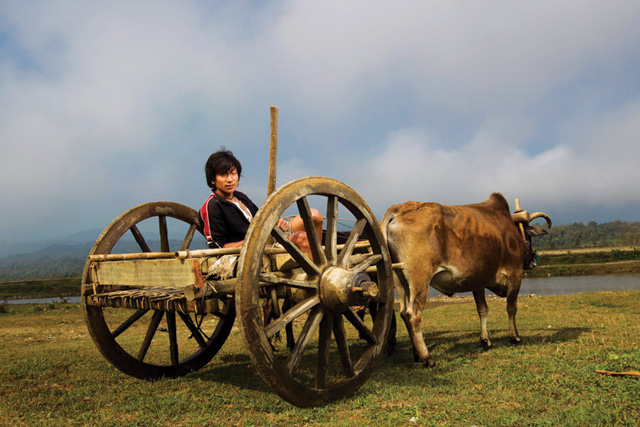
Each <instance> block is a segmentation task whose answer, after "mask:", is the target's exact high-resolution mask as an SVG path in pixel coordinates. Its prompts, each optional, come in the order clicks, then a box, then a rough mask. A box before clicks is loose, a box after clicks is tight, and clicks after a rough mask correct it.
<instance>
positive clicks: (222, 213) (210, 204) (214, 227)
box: [200, 191, 258, 248]
mask: <svg viewBox="0 0 640 427" xmlns="http://www.w3.org/2000/svg"><path fill="white" fill-rule="evenodd" d="M233 195H234V196H236V198H237V199H238V200H240V201H241V202H242V203H244V205H245V206H246V207H247V208H248V209H249V212H251V216H253V215H255V214H256V212H258V207H257V206H256V205H255V204H253V202H252V201H251V199H249V198H248V197H247V196H246V194H244V193H241V192H239V191H234V192H233ZM200 225H201V226H202V230H203V232H204V235H205V237H206V238H207V245H208V246H209V247H210V248H221V247H223V246H224V244H225V243H232V242H239V241H241V240H244V236H245V234H247V230H248V229H249V220H248V219H247V218H246V217H245V216H244V214H243V213H242V211H241V210H240V208H239V207H238V206H236V205H234V204H233V203H231V202H229V201H227V200H225V199H223V198H222V197H220V196H218V195H217V194H216V193H215V192H214V191H212V192H211V195H210V196H209V198H208V199H207V201H206V202H204V205H202V207H201V208H200Z"/></svg>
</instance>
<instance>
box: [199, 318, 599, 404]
mask: <svg viewBox="0 0 640 427" xmlns="http://www.w3.org/2000/svg"><path fill="white" fill-rule="evenodd" d="M590 331H591V329H590V328H585V327H568V328H557V329H537V330H533V331H528V332H529V333H528V334H527V335H523V336H522V342H521V343H520V344H518V345H514V344H512V343H511V342H510V341H509V338H508V337H507V336H506V333H501V335H500V336H496V337H494V338H492V343H493V348H492V349H490V350H483V349H482V348H481V347H480V345H479V331H468V332H466V331H453V330H451V331H437V332H430V333H427V334H426V343H427V346H428V347H429V351H430V354H431V355H432V357H434V360H435V362H436V366H435V368H434V369H427V368H426V367H424V366H423V365H421V364H418V363H416V362H414V359H413V345H412V343H411V340H410V339H409V337H407V336H401V337H398V342H397V344H396V349H395V351H394V353H393V354H392V355H391V356H387V355H386V354H383V355H382V356H381V359H380V360H379V361H378V365H377V367H376V369H375V370H374V376H375V377H377V379H378V381H381V382H383V383H386V384H388V385H402V384H405V383H406V382H407V381H409V380H408V379H407V378H405V376H407V375H409V376H416V375H417V377H416V379H417V380H418V382H420V383H421V384H423V385H426V384H429V383H431V382H434V383H438V384H440V385H442V382H443V381H445V382H447V380H446V379H445V377H444V376H443V375H445V374H449V373H451V372H452V371H456V370H458V369H459V368H460V365H461V364H466V363H471V362H473V361H474V360H476V359H477V358H478V357H480V356H481V355H482V354H483V353H485V352H486V351H495V349H498V348H502V347H509V348H513V349H515V348H528V347H534V346H543V345H545V344H550V343H562V342H569V341H574V340H577V339H578V338H579V337H580V335H582V334H583V333H586V332H590ZM336 363H338V362H337V361H336ZM379 370H386V371H387V372H384V373H382V372H379V373H378V375H376V371H379ZM392 373H393V374H392ZM192 375H193V377H194V378H199V379H202V380H206V381H212V382H216V383H221V384H229V385H232V386H234V387H239V388H242V389H246V390H253V391H260V392H269V393H271V392H272V390H271V389H270V387H268V386H267V385H266V384H265V383H264V382H263V381H262V379H261V378H260V376H259V375H258V372H257V371H256V369H255V367H254V366H253V363H252V361H251V358H250V357H249V355H248V354H242V353H239V354H226V355H222V356H218V357H216V358H214V359H213V360H212V361H211V362H210V363H209V365H207V366H206V367H204V368H203V369H201V370H199V371H197V372H194V373H193V374H192Z"/></svg>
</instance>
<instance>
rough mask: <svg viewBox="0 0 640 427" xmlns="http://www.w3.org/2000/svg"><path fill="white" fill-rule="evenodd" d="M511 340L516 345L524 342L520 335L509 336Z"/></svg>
mask: <svg viewBox="0 0 640 427" xmlns="http://www.w3.org/2000/svg"><path fill="white" fill-rule="evenodd" d="M509 341H511V344H514V345H518V344H520V343H522V340H521V339H520V337H515V338H514V337H509Z"/></svg>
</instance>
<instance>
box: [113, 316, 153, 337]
mask: <svg viewBox="0 0 640 427" xmlns="http://www.w3.org/2000/svg"><path fill="white" fill-rule="evenodd" d="M147 311H149V310H146V309H141V310H138V311H136V312H135V313H133V314H132V315H131V317H129V318H128V319H127V320H125V321H124V322H122V324H121V325H120V326H118V327H117V328H116V329H114V330H113V331H111V336H112V337H113V338H116V337H117V336H118V335H120V334H121V333H123V332H124V331H126V330H127V329H129V326H131V325H133V324H134V323H136V321H138V320H139V319H140V318H141V317H142V316H144V315H145V314H146V313H147Z"/></svg>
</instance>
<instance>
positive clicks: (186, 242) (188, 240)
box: [180, 224, 198, 251]
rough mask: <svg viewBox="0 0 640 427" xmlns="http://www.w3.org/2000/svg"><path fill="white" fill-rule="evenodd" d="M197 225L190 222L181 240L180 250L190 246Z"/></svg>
mask: <svg viewBox="0 0 640 427" xmlns="http://www.w3.org/2000/svg"><path fill="white" fill-rule="evenodd" d="M197 229H198V226H197V225H196V224H191V226H190V227H189V229H188V230H187V234H186V236H184V240H183V241H182V245H181V246H180V250H181V251H186V250H187V249H189V246H191V241H192V240H193V235H194V234H195V232H196V230H197Z"/></svg>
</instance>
